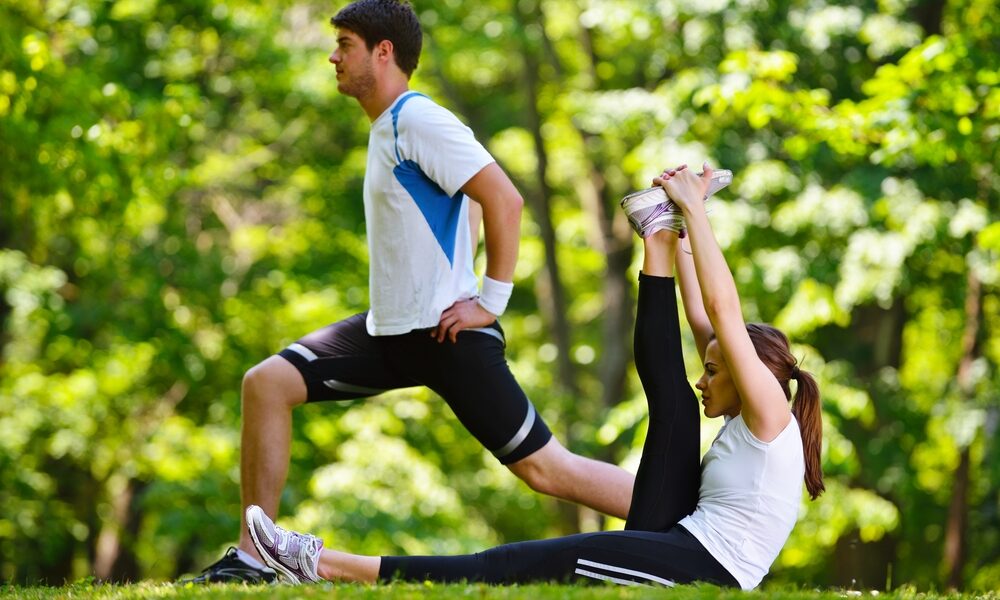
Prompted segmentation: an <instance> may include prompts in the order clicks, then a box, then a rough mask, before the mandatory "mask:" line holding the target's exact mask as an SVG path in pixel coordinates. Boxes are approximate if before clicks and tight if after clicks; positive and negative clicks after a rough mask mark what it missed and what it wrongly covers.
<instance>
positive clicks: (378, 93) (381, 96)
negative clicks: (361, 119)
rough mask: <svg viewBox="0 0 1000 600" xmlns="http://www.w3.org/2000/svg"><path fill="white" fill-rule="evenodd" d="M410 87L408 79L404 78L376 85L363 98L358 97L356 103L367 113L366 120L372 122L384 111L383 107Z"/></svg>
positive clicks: (386, 106) (385, 107)
mask: <svg viewBox="0 0 1000 600" xmlns="http://www.w3.org/2000/svg"><path fill="white" fill-rule="evenodd" d="M408 89H410V86H409V81H408V80H406V79H402V80H397V81H392V82H390V83H387V84H385V85H381V86H377V87H376V88H375V89H374V90H372V93H371V94H369V95H368V96H365V97H364V98H358V104H360V105H361V108H362V109H364V111H365V114H367V115H368V120H369V121H372V122H374V121H375V119H377V118H378V117H379V115H381V114H382V113H384V112H385V109H387V108H389V106H390V105H391V104H392V103H393V102H394V101H395V100H396V98H399V96H400V94H402V93H403V92H405V91H406V90H408Z"/></svg>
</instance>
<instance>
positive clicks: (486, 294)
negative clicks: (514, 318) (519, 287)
mask: <svg viewBox="0 0 1000 600" xmlns="http://www.w3.org/2000/svg"><path fill="white" fill-rule="evenodd" d="M513 291H514V284H513V282H506V281H497V280H496V279H490V278H489V277H487V276H486V275H483V291H482V292H481V293H480V294H479V306H482V307H483V308H485V309H486V310H487V311H489V313H490V314H492V315H495V316H497V317H499V316H500V315H502V314H503V311H504V310H506V309H507V301H508V300H510V294H511V292H513Z"/></svg>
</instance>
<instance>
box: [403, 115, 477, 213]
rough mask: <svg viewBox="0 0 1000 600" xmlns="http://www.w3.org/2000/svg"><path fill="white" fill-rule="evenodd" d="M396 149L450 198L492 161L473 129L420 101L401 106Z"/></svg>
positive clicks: (456, 118) (454, 117) (453, 116)
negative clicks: (415, 164)
mask: <svg viewBox="0 0 1000 600" xmlns="http://www.w3.org/2000/svg"><path fill="white" fill-rule="evenodd" d="M397 131H398V138H397V141H396V148H397V150H398V152H399V158H400V159H401V160H411V161H413V162H415V163H417V165H418V166H419V167H420V169H421V170H422V171H423V172H424V174H426V175H427V176H428V177H429V178H430V179H431V180H432V181H434V183H436V184H438V185H439V186H440V187H441V189H442V190H444V191H445V193H447V194H448V195H449V196H454V195H455V194H457V193H458V192H459V190H461V189H462V186H464V185H465V184H466V183H468V181H469V180H470V179H472V177H473V176H474V175H475V174H476V173H478V172H479V171H481V170H482V169H483V167H485V166H487V165H489V164H490V163H492V162H495V161H494V159H493V157H492V156H491V155H490V153H489V152H488V151H487V150H486V148H484V147H483V145H482V144H480V143H479V141H478V140H476V136H475V135H474V134H473V133H472V130H471V129H469V127H467V126H466V125H464V124H463V123H462V122H461V121H459V120H458V117H456V116H455V115H453V114H452V113H451V112H450V111H448V110H447V109H445V108H442V107H441V106H438V105H437V104H435V103H434V102H432V101H430V100H428V99H426V98H423V97H417V98H413V99H412V100H410V101H409V102H407V103H406V105H405V106H403V108H402V110H401V111H400V114H399V122H398V124H397Z"/></svg>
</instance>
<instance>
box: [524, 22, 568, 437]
mask: <svg viewBox="0 0 1000 600" xmlns="http://www.w3.org/2000/svg"><path fill="white" fill-rule="evenodd" d="M517 7H518V10H517V18H518V21H519V23H520V25H521V26H522V28H523V27H524V22H525V20H526V17H527V15H524V14H523V10H524V5H523V3H520V2H519V3H517ZM542 37H543V39H547V36H545V35H544V32H543V34H542ZM522 56H523V59H524V83H525V88H524V89H525V93H526V98H525V107H526V109H527V115H526V116H527V120H528V123H527V127H528V130H529V131H530V132H531V138H532V141H533V143H534V147H535V156H536V157H537V161H536V167H535V185H534V186H533V187H532V188H528V189H527V190H526V192H527V193H526V194H525V197H526V200H527V201H528V207H529V209H530V210H531V213H532V216H533V217H534V219H535V222H536V224H537V225H538V230H539V235H540V236H541V238H542V243H543V245H544V247H545V269H544V273H543V278H542V279H541V281H540V283H539V286H538V288H539V289H538V293H537V297H538V303H539V306H540V308H541V309H542V312H543V316H544V317H545V318H546V321H548V323H549V326H550V328H551V331H552V335H553V338H554V340H555V343H556V348H558V350H559V354H558V357H557V359H556V360H557V367H558V370H559V385H560V387H561V388H562V390H563V392H564V393H566V394H568V395H569V396H570V397H572V398H576V397H577V396H579V386H578V385H577V382H576V373H575V369H574V366H573V360H572V356H571V354H570V352H571V350H572V339H571V336H570V324H569V318H568V317H567V311H566V288H565V287H564V286H563V283H562V277H561V275H560V272H559V261H558V257H557V256H558V255H557V240H556V232H555V227H554V226H553V224H552V210H551V206H550V204H549V198H551V197H552V188H551V187H550V186H549V184H548V181H547V179H546V176H547V174H548V165H549V157H548V152H547V151H546V149H545V140H544V139H543V137H542V115H541V111H540V110H539V108H538V95H539V77H540V76H539V73H538V67H539V61H538V58H537V56H536V55H535V52H534V50H533V49H532V48H530V47H529V46H528V44H527V43H525V44H524V45H523V46H522ZM567 441H569V440H567Z"/></svg>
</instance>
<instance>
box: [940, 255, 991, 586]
mask: <svg viewBox="0 0 1000 600" xmlns="http://www.w3.org/2000/svg"><path fill="white" fill-rule="evenodd" d="M981 295H982V284H981V283H980V281H979V278H978V277H977V276H976V273H975V271H973V270H972V269H969V272H968V275H967V278H966V295H965V330H964V331H963V333H962V359H961V362H959V365H958V377H957V380H958V389H959V394H960V396H961V402H962V403H963V404H966V403H968V402H970V401H971V400H972V399H973V396H974V394H975V389H974V387H975V382H974V381H973V379H972V377H973V374H972V368H973V364H974V362H975V360H976V357H977V354H978V344H977V340H978V338H979V320H980V309H981V305H982V301H981ZM960 443H961V445H962V447H961V455H960V458H959V462H958V468H957V469H956V470H955V475H954V477H953V478H952V481H954V487H953V488H952V493H951V502H950V504H949V506H948V522H947V524H946V526H945V538H944V563H945V569H946V571H947V578H948V579H947V583H948V586H949V587H951V588H955V589H960V588H961V587H962V583H963V582H962V572H963V571H964V570H965V560H966V538H967V536H968V527H967V525H968V521H969V471H970V467H971V465H970V456H969V446H970V445H971V443H972V439H968V440H960Z"/></svg>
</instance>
